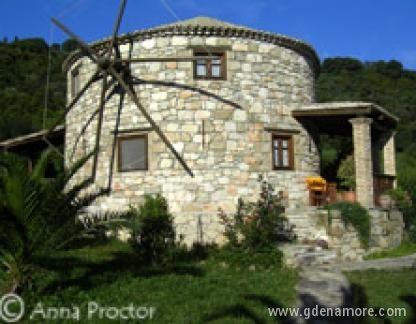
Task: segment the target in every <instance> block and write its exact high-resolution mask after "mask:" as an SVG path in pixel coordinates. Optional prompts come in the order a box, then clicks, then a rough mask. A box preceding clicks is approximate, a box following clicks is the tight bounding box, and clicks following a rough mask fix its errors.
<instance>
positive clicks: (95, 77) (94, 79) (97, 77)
mask: <svg viewBox="0 0 416 324" xmlns="http://www.w3.org/2000/svg"><path fill="white" fill-rule="evenodd" d="M100 79H101V75H100V73H99V72H96V73H94V75H93V76H92V77H91V78H90V79H89V80H88V81H87V82H86V83H85V85H84V86H83V87H82V88H81V90H80V91H79V92H78V93H77V94H76V96H75V97H74V98H73V99H72V100H71V102H70V103H69V104H68V105H67V106H66V107H65V109H64V112H63V114H62V115H61V116H59V118H58V120H57V121H55V123H54V124H53V126H52V127H51V128H50V129H49V130H48V132H47V133H46V134H45V138H48V137H49V135H50V134H51V133H52V132H53V131H54V130H55V129H56V127H57V126H58V125H59V124H61V123H62V122H63V121H64V120H65V117H66V115H67V114H68V113H69V112H70V111H71V110H72V108H73V107H74V106H75V105H76V103H77V102H78V101H79V99H80V98H81V97H82V96H83V94H84V93H85V92H86V91H87V90H88V88H89V87H90V86H91V85H92V84H94V83H95V82H97V81H98V80H100Z"/></svg>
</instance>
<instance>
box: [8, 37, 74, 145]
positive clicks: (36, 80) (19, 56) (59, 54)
mask: <svg viewBox="0 0 416 324" xmlns="http://www.w3.org/2000/svg"><path fill="white" fill-rule="evenodd" d="M65 45H66V46H62V48H61V47H60V46H59V47H57V46H52V47H51V69H50V71H51V75H50V91H49V101H48V120H47V125H51V123H52V121H53V120H54V119H55V118H56V117H57V116H58V114H60V113H61V112H62V109H63V108H64V106H65V92H66V80H65V75H64V73H63V72H62V68H61V66H62V62H63V60H64V59H65V57H66V56H67V55H68V53H69V50H72V47H71V46H70V45H69V44H66V43H65ZM48 52H49V46H48V44H46V42H45V41H44V40H43V39H39V38H33V39H24V40H16V41H14V42H10V43H4V42H3V43H0V102H1V110H0V140H1V139H5V138H7V137H13V136H17V135H20V134H22V133H27V132H30V131H34V130H37V129H40V128H42V115H43V110H44V98H45V86H46V69H47V66H48Z"/></svg>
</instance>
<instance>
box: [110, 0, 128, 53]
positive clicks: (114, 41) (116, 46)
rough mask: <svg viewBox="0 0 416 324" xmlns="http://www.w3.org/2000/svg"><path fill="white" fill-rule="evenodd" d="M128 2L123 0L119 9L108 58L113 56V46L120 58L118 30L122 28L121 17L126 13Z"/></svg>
mask: <svg viewBox="0 0 416 324" xmlns="http://www.w3.org/2000/svg"><path fill="white" fill-rule="evenodd" d="M126 4H127V0H122V1H121V4H120V9H119V10H118V15H117V19H116V22H115V24H114V30H113V34H112V37H111V41H110V44H109V46H108V53H107V58H108V59H109V58H111V55H112V53H113V48H114V49H115V51H116V57H118V58H120V56H121V55H120V50H119V48H118V41H117V38H118V31H119V29H120V25H121V19H122V18H123V14H124V9H126Z"/></svg>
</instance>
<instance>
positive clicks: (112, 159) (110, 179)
mask: <svg viewBox="0 0 416 324" xmlns="http://www.w3.org/2000/svg"><path fill="white" fill-rule="evenodd" d="M117 48H118V46H117ZM132 54H133V41H132V40H131V41H130V46H129V54H128V58H131V57H132ZM116 55H118V54H117V52H116ZM114 90H115V91H117V90H118V91H119V92H120V98H119V103H118V107H117V116H116V124H115V127H114V133H113V143H112V146H111V157H110V166H109V170H108V184H107V192H108V193H110V192H111V189H112V184H113V172H114V163H115V157H116V145H117V136H118V130H119V127H120V119H121V113H122V110H123V104H124V97H125V95H126V93H125V91H123V90H122V89H121V88H119V86H118V84H117V85H116V86H115V87H114Z"/></svg>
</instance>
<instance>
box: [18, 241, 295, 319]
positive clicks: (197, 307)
mask: <svg viewBox="0 0 416 324" xmlns="http://www.w3.org/2000/svg"><path fill="white" fill-rule="evenodd" d="M213 253H215V252H213ZM213 257H214V256H213ZM45 261H48V262H49V263H51V264H52V266H53V265H54V266H55V271H51V272H46V273H37V274H36V276H37V277H36V279H37V280H36V281H35V283H36V286H34V287H32V289H30V290H29V291H27V292H26V293H24V294H23V296H22V297H23V298H24V300H25V303H26V309H27V310H28V311H27V313H28V314H30V311H31V310H32V309H33V307H35V305H36V304H37V303H38V302H39V301H41V302H42V303H43V304H44V305H53V306H56V307H62V306H66V307H68V306H71V305H79V306H80V307H81V315H82V314H86V312H87V306H88V305H87V304H88V301H95V302H97V303H98V304H100V305H102V306H105V305H112V306H115V307H125V305H126V301H128V303H132V304H133V305H139V306H140V305H143V306H154V307H155V308H156V312H155V317H154V319H153V320H152V321H150V322H155V323H204V322H207V321H208V319H206V318H207V317H208V316H212V317H215V316H216V317H217V318H216V319H213V320H211V321H213V322H216V323H236V322H238V323H240V322H245V323H251V322H252V318H253V317H252V318H249V317H245V316H246V315H245V314H247V313H248V314H249V315H250V314H254V316H255V318H256V320H257V322H264V323H268V322H270V316H269V314H268V311H267V307H272V306H273V307H289V306H290V305H291V304H292V303H293V302H294V301H295V298H296V292H295V289H294V287H295V284H296V281H297V273H296V271H294V270H292V269H287V268H282V269H278V268H273V269H272V270H263V269H260V268H258V267H256V270H255V271H248V270H247V269H244V271H242V270H243V269H241V268H240V270H238V269H237V268H236V267H231V266H230V267H228V268H224V267H222V266H221V264H219V263H218V262H216V261H215V260H214V259H206V260H204V261H200V260H198V259H196V260H193V261H192V260H189V261H188V262H187V263H179V264H178V263H173V264H172V265H171V264H167V265H166V264H162V265H146V264H144V263H142V262H140V260H138V259H137V255H136V254H135V253H134V251H132V249H131V247H130V246H129V245H128V244H123V243H121V242H117V241H111V242H107V243H106V244H103V245H98V246H97V245H95V246H92V247H84V248H82V249H77V250H71V251H62V252H59V253H54V254H52V255H50V256H49V258H47V259H45ZM255 296H258V298H257V299H255ZM250 298H251V299H250ZM235 305H239V306H238V307H239V308H237V307H236V306H235ZM228 309H231V310H233V309H242V310H243V312H242V313H241V315H240V314H239V313H236V314H233V313H230V312H228V313H227V310H228ZM244 310H247V312H245V313H244ZM25 320H26V322H28V321H29V320H28V319H24V321H25ZM35 321H37V322H42V319H41V318H40V317H37V318H36V319H35ZM43 322H45V321H43ZM46 322H50V321H46ZM56 322H58V321H56ZM61 322H70V320H66V321H61ZM84 322H85V321H84ZM90 322H91V323H103V322H111V321H110V320H106V319H105V318H104V319H99V318H98V314H97V316H94V317H93V318H92V319H91V320H90ZM112 322H114V320H113V321H112ZM116 322H117V321H116ZM130 322H138V321H137V320H136V321H134V320H131V321H130Z"/></svg>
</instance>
